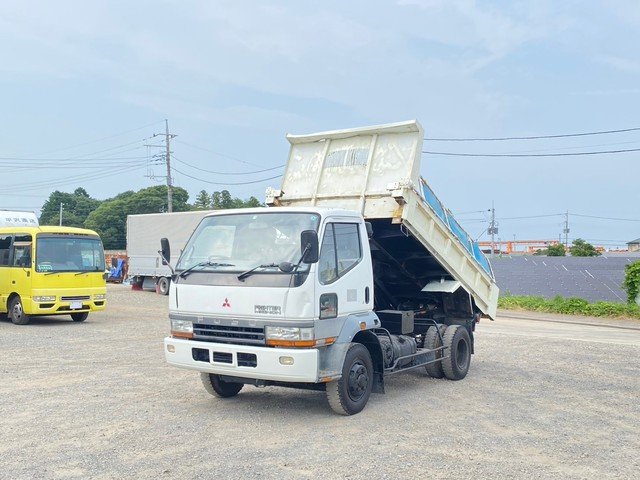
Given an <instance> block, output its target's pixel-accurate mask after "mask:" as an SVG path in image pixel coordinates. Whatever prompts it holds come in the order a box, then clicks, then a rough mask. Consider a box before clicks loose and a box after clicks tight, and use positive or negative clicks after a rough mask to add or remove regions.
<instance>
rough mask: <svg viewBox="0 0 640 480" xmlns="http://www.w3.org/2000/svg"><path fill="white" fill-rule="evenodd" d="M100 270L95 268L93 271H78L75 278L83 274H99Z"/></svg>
mask: <svg viewBox="0 0 640 480" xmlns="http://www.w3.org/2000/svg"><path fill="white" fill-rule="evenodd" d="M99 271H100V270H99V269H98V268H96V269H95V270H80V271H79V272H76V276H78V275H84V274H85V273H95V272H99Z"/></svg>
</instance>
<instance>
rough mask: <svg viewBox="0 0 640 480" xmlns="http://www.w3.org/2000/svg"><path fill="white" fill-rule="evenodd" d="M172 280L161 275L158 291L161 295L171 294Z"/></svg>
mask: <svg viewBox="0 0 640 480" xmlns="http://www.w3.org/2000/svg"><path fill="white" fill-rule="evenodd" d="M169 285H170V281H169V279H168V278H167V277H160V280H158V293H159V294H160V295H169Z"/></svg>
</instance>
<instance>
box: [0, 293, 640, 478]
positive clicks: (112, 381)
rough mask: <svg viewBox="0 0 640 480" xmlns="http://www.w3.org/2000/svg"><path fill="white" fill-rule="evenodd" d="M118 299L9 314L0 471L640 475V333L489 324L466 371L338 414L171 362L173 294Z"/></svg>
mask: <svg viewBox="0 0 640 480" xmlns="http://www.w3.org/2000/svg"><path fill="white" fill-rule="evenodd" d="M108 300H109V306H108V307H107V311H106V312H101V313H96V314H93V315H90V317H89V319H88V320H87V321H86V322H85V323H81V324H77V323H74V322H72V321H71V320H70V319H68V318H65V317H58V318H55V317H53V318H49V319H36V320H34V321H33V322H32V324H30V325H28V326H23V327H20V326H16V325H13V324H11V323H9V322H7V321H6V320H5V321H1V322H0V349H1V352H2V353H1V354H0V360H1V362H0V418H1V419H2V420H1V428H0V477H2V478H11V479H14V478H15V479H17V478H95V479H111V478H181V479H194V478H279V479H280V478H285V479H286V478H310V477H312V478H316V477H320V476H322V477H325V478H353V479H359V478H407V477H431V478H455V477H467V478H469V477H470V478H492V479H496V478H498V479H500V478H536V479H541V478H554V479H555V478H598V479H600V478H629V479H630V478H638V472H639V471H640V456H639V455H638V452H640V420H639V419H640V403H639V402H638V398H640V377H639V376H638V373H639V370H640V369H639V368H638V367H639V362H640V360H639V359H640V333H639V332H638V331H629V332H628V335H629V337H628V338H629V339H630V340H629V342H627V343H628V344H624V343H623V342H618V343H608V342H607V338H606V335H607V328H606V327H589V326H584V325H575V326H574V325H568V326H567V325H566V324H565V325H563V326H562V327H563V331H562V332H563V333H562V335H555V334H554V327H555V325H554V324H553V323H550V322H537V323H534V322H529V323H531V324H533V326H531V325H529V326H528V328H529V330H531V329H537V331H536V335H522V334H520V333H519V330H518V320H516V319H512V320H507V319H505V320H503V321H500V320H499V321H497V322H484V321H483V323H481V324H480V326H479V331H478V333H477V337H476V352H477V353H476V355H474V358H473V360H472V366H471V371H470V372H469V375H468V376H467V378H466V379H464V380H462V381H460V382H452V381H447V380H434V379H431V378H429V377H427V376H426V375H425V374H422V373H419V372H413V373H407V374H405V375H399V376H395V377H391V378H389V380H388V382H387V394H386V395H372V397H371V399H370V401H369V404H368V405H367V407H366V409H365V410H364V411H363V412H362V413H360V414H358V415H355V416H352V417H341V416H338V415H335V414H333V413H332V412H331V410H330V409H329V407H328V405H327V404H326V400H325V397H324V394H323V393H320V392H310V391H299V390H289V389H285V388H275V387H272V388H266V389H257V388H254V387H245V390H243V391H242V392H241V393H240V395H239V396H238V397H236V398H234V399H229V400H219V399H216V398H214V397H212V396H210V395H208V394H207V393H206V392H205V390H204V388H203V387H202V386H201V384H200V381H199V377H198V375H197V374H196V373H193V372H189V371H184V370H179V369H176V368H172V367H169V366H168V365H166V364H165V362H164V355H163V351H162V338H163V336H164V335H165V334H166V333H167V326H168V322H167V307H166V304H167V297H161V296H159V295H156V294H154V293H150V292H133V291H131V290H129V289H128V288H127V287H125V286H121V285H109V288H108ZM567 328H572V329H575V330H571V332H570V333H571V335H567V334H566V329H567ZM589 328H600V329H601V330H602V338H601V339H599V341H593V340H591V339H590V338H591V337H588V336H587V337H584V338H583V336H582V332H583V331H585V329H589ZM610 330H613V329H610ZM547 333H548V335H547ZM617 333H618V334H620V332H619V331H617Z"/></svg>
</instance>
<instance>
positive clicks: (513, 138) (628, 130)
mask: <svg viewBox="0 0 640 480" xmlns="http://www.w3.org/2000/svg"><path fill="white" fill-rule="evenodd" d="M636 131H640V127H634V128H623V129H620V130H601V131H597V132H584V133H564V134H559V135H534V136H527V137H493V138H428V137H427V138H425V140H429V141H432V142H497V141H503V140H539V139H543V138H567V137H587V136H591V135H608V134H611V133H625V132H636Z"/></svg>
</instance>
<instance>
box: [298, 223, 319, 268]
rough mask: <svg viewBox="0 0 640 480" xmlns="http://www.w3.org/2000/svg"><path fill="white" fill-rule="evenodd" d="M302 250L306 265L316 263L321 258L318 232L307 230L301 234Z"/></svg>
mask: <svg viewBox="0 0 640 480" xmlns="http://www.w3.org/2000/svg"><path fill="white" fill-rule="evenodd" d="M300 248H301V249H302V261H303V262H304V263H316V262H317V261H318V257H319V254H320V252H319V250H320V248H319V246H318V232H316V231H315V230H305V231H303V232H302V233H301V234H300Z"/></svg>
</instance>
